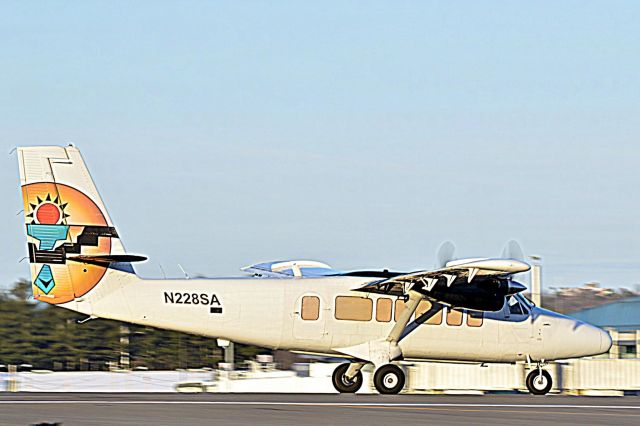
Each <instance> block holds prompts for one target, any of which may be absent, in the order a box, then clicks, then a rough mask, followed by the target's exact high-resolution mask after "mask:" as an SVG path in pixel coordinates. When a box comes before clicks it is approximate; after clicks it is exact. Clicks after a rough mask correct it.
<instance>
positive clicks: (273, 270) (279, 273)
mask: <svg viewBox="0 0 640 426" xmlns="http://www.w3.org/2000/svg"><path fill="white" fill-rule="evenodd" d="M242 271H244V272H248V273H250V274H253V275H254V276H257V277H264V278H293V277H298V278H309V277H324V276H327V275H339V274H340V271H336V270H335V269H332V268H331V266H329V265H327V264H325V263H322V262H317V261H315V260H283V261H277V262H266V263H256V264H255V265H251V266H245V267H244V268H242Z"/></svg>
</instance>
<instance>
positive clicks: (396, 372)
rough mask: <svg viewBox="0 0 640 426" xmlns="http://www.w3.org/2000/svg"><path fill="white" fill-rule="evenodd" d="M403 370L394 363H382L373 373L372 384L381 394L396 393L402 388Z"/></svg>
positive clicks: (403, 380)
mask: <svg viewBox="0 0 640 426" xmlns="http://www.w3.org/2000/svg"><path fill="white" fill-rule="evenodd" d="M404 382H405V377H404V372H403V371H402V369H401V368H400V367H398V366H397V365H394V364H387V365H383V366H382V367H380V368H378V369H377V370H376V372H375V373H374V375H373V385H374V386H375V387H376V389H377V390H378V392H380V393H381V394H396V393H398V392H400V391H401V390H402V388H404Z"/></svg>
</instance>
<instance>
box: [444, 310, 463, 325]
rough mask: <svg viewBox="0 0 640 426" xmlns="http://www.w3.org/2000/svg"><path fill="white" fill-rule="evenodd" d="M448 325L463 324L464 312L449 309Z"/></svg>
mask: <svg viewBox="0 0 640 426" xmlns="http://www.w3.org/2000/svg"><path fill="white" fill-rule="evenodd" d="M447 325H453V326H459V325H462V312H461V311H457V310H455V309H451V308H448V309H447Z"/></svg>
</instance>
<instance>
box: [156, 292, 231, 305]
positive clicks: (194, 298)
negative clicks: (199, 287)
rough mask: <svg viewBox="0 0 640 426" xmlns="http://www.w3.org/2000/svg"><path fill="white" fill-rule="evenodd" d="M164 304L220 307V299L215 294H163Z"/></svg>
mask: <svg viewBox="0 0 640 426" xmlns="http://www.w3.org/2000/svg"><path fill="white" fill-rule="evenodd" d="M164 303H172V304H175V305H209V306H213V305H217V306H222V303H220V299H218V296H216V295H215V293H211V294H207V293H187V292H179V291H176V292H172V291H165V292H164Z"/></svg>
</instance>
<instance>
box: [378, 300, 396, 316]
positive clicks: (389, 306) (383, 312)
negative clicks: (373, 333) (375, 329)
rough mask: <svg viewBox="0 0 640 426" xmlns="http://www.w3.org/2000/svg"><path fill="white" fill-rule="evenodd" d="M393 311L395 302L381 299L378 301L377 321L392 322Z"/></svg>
mask: <svg viewBox="0 0 640 426" xmlns="http://www.w3.org/2000/svg"><path fill="white" fill-rule="evenodd" d="M392 310H393V302H392V301H391V299H388V298H386V297H381V298H379V299H378V300H377V301H376V321H378V322H389V321H391V311H392Z"/></svg>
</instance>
